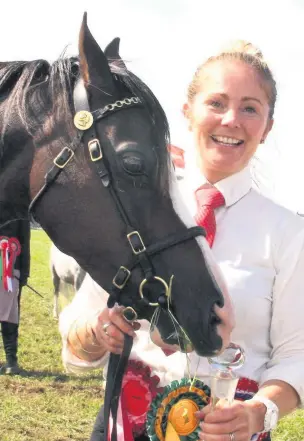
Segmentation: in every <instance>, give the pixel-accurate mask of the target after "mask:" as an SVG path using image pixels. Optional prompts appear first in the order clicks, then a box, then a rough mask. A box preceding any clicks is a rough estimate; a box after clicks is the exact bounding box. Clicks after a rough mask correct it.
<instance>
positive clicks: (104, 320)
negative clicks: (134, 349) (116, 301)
mask: <svg viewBox="0 0 304 441" xmlns="http://www.w3.org/2000/svg"><path fill="white" fill-rule="evenodd" d="M123 310H124V307H123V306H116V305H115V306H114V307H113V308H110V309H109V308H105V309H104V310H103V311H102V312H101V313H100V314H99V315H98V316H97V317H96V318H95V320H94V321H93V322H92V323H91V324H90V328H91V331H92V333H93V339H94V344H95V345H99V346H102V347H103V348H104V349H105V350H106V351H110V352H113V353H114V354H121V353H122V349H123V344H124V334H128V335H130V336H131V337H133V338H134V337H135V336H136V334H135V332H134V331H137V330H138V329H139V328H140V324H139V323H137V322H135V323H133V324H131V323H129V322H127V320H126V319H125V318H124V317H123V315H122V311H123Z"/></svg>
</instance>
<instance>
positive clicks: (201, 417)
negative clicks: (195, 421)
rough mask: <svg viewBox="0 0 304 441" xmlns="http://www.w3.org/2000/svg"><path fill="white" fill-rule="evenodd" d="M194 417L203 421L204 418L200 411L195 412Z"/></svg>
mask: <svg viewBox="0 0 304 441" xmlns="http://www.w3.org/2000/svg"><path fill="white" fill-rule="evenodd" d="M194 415H195V416H196V418H199V419H201V420H202V419H203V418H204V416H205V415H204V414H203V412H202V411H201V410H198V411H197V412H194Z"/></svg>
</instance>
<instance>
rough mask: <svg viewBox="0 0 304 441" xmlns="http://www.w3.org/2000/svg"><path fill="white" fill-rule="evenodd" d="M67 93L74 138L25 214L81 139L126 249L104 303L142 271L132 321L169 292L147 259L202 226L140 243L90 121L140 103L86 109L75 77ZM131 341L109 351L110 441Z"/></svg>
mask: <svg viewBox="0 0 304 441" xmlns="http://www.w3.org/2000/svg"><path fill="white" fill-rule="evenodd" d="M73 97H74V107H75V112H76V113H75V117H74V122H75V125H76V127H77V128H78V132H77V136H76V139H75V141H74V142H73V143H72V144H71V145H70V146H68V147H64V148H63V149H62V150H61V152H60V153H59V154H58V155H57V156H56V158H55V159H54V160H53V166H52V167H51V169H50V170H49V171H48V172H47V173H46V175H45V180H44V184H43V186H42V187H41V189H40V190H39V192H38V193H37V195H36V196H35V197H34V198H33V200H32V202H31V204H30V206H29V213H30V214H31V215H32V214H33V209H34V207H35V206H36V204H37V202H38V201H39V200H40V199H41V198H42V197H43V195H44V194H45V193H46V192H47V190H48V189H49V187H50V186H51V185H52V183H53V182H55V180H56V179H57V178H58V176H59V175H60V173H61V172H62V171H63V170H64V168H65V166H66V165H67V164H68V163H69V161H70V160H71V159H72V158H73V156H74V152H75V150H76V148H77V147H78V146H79V145H80V144H81V143H83V144H86V145H87V147H88V150H89V156H90V159H91V161H92V162H93V163H94V164H95V167H96V171H97V174H98V176H99V177H100V180H101V182H102V185H103V186H104V187H105V188H107V189H108V190H109V192H110V194H111V196H112V199H113V201H114V203H115V205H116V207H117V211H118V212H119V214H120V216H121V218H122V220H123V221H124V223H125V226H126V240H127V242H128V243H129V245H130V249H131V252H132V254H131V258H130V262H129V263H128V264H126V265H121V266H120V268H119V269H118V271H117V273H116V275H115V276H114V278H113V281H112V289H111V291H110V293H109V299H108V307H109V308H111V307H113V306H114V305H115V303H121V301H120V298H121V293H122V290H123V289H124V287H125V285H126V283H127V281H128V280H129V278H130V276H131V273H132V270H133V269H134V268H136V267H138V266H140V267H141V269H142V271H143V273H144V279H143V280H142V282H141V284H140V286H139V297H138V299H135V300H134V303H133V305H132V307H131V306H128V307H126V308H125V310H124V311H123V315H124V317H125V318H126V320H128V321H130V322H133V321H134V320H136V319H137V318H138V316H139V311H140V310H141V309H142V308H143V307H147V306H152V307H156V306H159V305H160V306H162V307H164V305H166V304H167V300H166V296H167V295H168V291H169V287H168V284H167V283H166V282H165V281H164V280H163V279H162V278H161V277H158V276H157V275H156V274H155V270H154V267H153V263H152V262H151V257H152V256H154V255H155V254H158V253H160V252H162V251H163V250H166V249H168V248H170V247H172V246H175V245H177V244H179V243H182V242H185V241H187V240H190V239H193V238H195V237H197V236H200V235H204V234H205V232H204V229H203V228H201V227H191V228H186V227H185V230H184V231H183V232H179V233H175V234H172V235H169V236H167V237H166V238H164V239H163V240H161V241H158V242H157V243H154V244H151V245H149V246H146V245H145V243H144V241H143V239H142V237H141V235H140V233H139V231H137V230H136V229H134V228H133V227H132V225H131V222H130V220H129V217H128V215H127V212H126V210H125V209H124V207H123V204H122V202H121V200H120V198H119V196H118V194H117V192H116V191H115V188H114V187H113V185H112V181H111V173H110V170H109V168H108V166H107V164H106V163H105V160H104V153H103V151H102V148H101V144H100V141H99V138H98V135H97V133H96V129H95V125H96V124H97V123H98V121H100V120H101V119H103V118H105V117H108V116H110V115H111V114H113V113H114V112H117V111H119V110H120V109H123V108H126V107H131V106H142V103H141V102H140V100H139V98H138V97H130V98H125V99H124V100H119V101H116V102H115V103H113V104H108V105H106V106H105V107H103V108H101V109H98V110H95V111H93V112H91V111H90V106H89V102H88V97H87V91H86V89H85V87H84V84H83V81H82V79H79V80H78V81H77V82H76V85H75V88H74V94H73ZM151 281H153V282H158V283H159V284H160V295H159V298H158V301H157V302H154V303H152V302H150V301H149V300H148V299H147V298H146V297H145V296H144V291H143V289H144V285H145V284H146V283H149V282H151ZM164 290H165V292H164ZM132 343H133V339H132V338H131V337H130V336H128V335H125V344H124V349H123V353H122V355H121V356H119V355H115V354H111V355H110V361H109V366H108V375H107V386H106V392H105V401H104V408H105V415H104V417H105V435H104V436H105V440H107V439H108V422H109V418H110V413H111V414H112V418H113V430H112V435H111V441H116V440H117V433H116V419H117V409H118V400H119V396H120V390H121V384H122V379H123V374H124V371H125V368H126V365H127V361H128V358H129V355H130V352H131V349H132Z"/></svg>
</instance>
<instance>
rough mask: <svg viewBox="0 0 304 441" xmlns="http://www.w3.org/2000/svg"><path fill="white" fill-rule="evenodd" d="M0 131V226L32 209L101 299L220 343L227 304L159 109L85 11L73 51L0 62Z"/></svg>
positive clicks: (178, 340)
mask: <svg viewBox="0 0 304 441" xmlns="http://www.w3.org/2000/svg"><path fill="white" fill-rule="evenodd" d="M0 128H1V138H0V170H1V173H0V226H1V227H2V228H4V226H5V225H6V224H7V223H8V222H13V221H14V219H26V220H27V221H28V218H29V214H30V215H31V216H33V218H34V219H35V220H36V221H37V222H38V223H39V224H40V225H41V227H42V228H43V229H44V230H45V231H46V233H47V234H48V236H49V237H50V239H51V240H52V242H54V244H55V245H56V246H57V247H58V248H59V249H60V250H61V251H62V252H63V253H65V254H68V255H70V256H72V257H73V258H74V259H75V260H76V261H77V262H78V263H79V265H80V266H81V267H82V268H83V269H84V271H85V272H87V273H89V274H90V276H91V277H92V278H93V279H94V280H95V281H96V282H97V283H98V284H100V285H101V286H102V287H103V288H104V289H105V290H106V291H107V292H108V293H109V300H108V306H109V307H113V305H114V304H115V303H119V304H121V305H123V306H125V310H126V315H125V317H126V318H128V319H131V320H133V319H135V318H145V319H147V320H150V321H151V320H152V318H154V319H155V312H156V311H157V322H156V324H155V332H158V337H159V338H160V339H161V341H162V342H165V343H168V344H171V345H178V346H179V347H183V342H186V343H185V347H186V346H187V343H188V342H191V349H194V350H195V351H196V352H197V353H198V354H199V355H201V356H212V355H214V354H217V353H218V352H220V351H221V350H223V349H224V347H225V346H227V344H228V342H229V340H230V333H231V331H232V328H233V314H232V306H231V301H230V299H229V295H228V293H227V290H226V287H225V283H224V280H223V277H222V276H221V275H220V273H219V271H218V267H217V265H216V264H215V261H214V258H213V255H212V253H211V251H210V249H209V248H208V246H207V243H206V240H205V238H204V237H203V234H204V231H203V229H202V228H200V227H198V226H196V225H195V222H194V220H193V218H192V217H191V216H190V215H189V213H188V211H187V209H186V208H185V206H184V205H183V203H182V200H181V196H180V194H179V193H178V190H177V182H176V179H175V177H174V173H173V167H172V163H171V161H170V159H169V158H170V156H169V153H168V149H167V146H168V144H169V141H170V139H169V127H168V121H167V118H166V115H165V113H164V111H163V109H162V107H161V105H160V103H159V101H158V100H157V98H156V97H155V96H154V94H153V93H152V91H151V90H150V89H149V87H148V86H147V85H146V84H145V83H144V82H143V81H142V80H140V79H139V78H138V77H137V76H136V75H135V74H133V73H132V72H131V71H130V70H128V68H127V67H126V65H125V63H124V61H123V60H122V58H121V57H120V54H119V39H118V38H116V39H114V40H113V41H112V42H111V43H110V44H109V45H108V46H107V47H106V49H105V50H104V51H102V49H101V48H100V47H99V45H98V43H97V42H96V40H95V39H94V37H93V35H92V34H91V32H90V30H89V27H88V24H87V15H86V14H85V15H84V17H83V21H82V25H81V29H80V33H79V56H78V57H69V58H68V57H62V58H60V59H59V60H56V61H54V62H53V63H49V62H48V61H46V60H43V59H39V60H33V61H15V62H1V63H0ZM177 325H178V326H177ZM179 329H180V330H182V331H181V332H179ZM156 337H157V336H156ZM156 337H155V338H156ZM187 348H188V346H187Z"/></svg>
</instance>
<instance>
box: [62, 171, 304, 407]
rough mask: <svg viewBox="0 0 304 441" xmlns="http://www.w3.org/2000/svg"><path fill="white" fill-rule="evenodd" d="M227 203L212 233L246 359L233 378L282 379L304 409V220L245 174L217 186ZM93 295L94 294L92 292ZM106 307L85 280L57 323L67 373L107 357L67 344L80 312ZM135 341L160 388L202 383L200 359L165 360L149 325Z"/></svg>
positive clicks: (135, 354) (191, 203)
mask: <svg viewBox="0 0 304 441" xmlns="http://www.w3.org/2000/svg"><path fill="white" fill-rule="evenodd" d="M190 176H191V179H189V177H187V173H185V179H184V180H183V181H182V182H181V184H180V185H181V190H182V193H183V195H184V199H185V202H186V203H187V205H188V208H189V209H190V211H191V212H192V214H194V213H195V210H196V202H195V198H194V190H195V189H196V188H198V187H199V186H201V185H202V184H203V178H202V176H201V175H198V174H197V173H193V172H192V173H190ZM216 187H217V188H218V189H219V190H220V191H221V192H222V194H223V196H224V198H225V201H226V205H225V206H224V207H220V208H218V209H217V210H216V222H217V233H216V237H215V240H214V244H213V253H214V255H215V258H216V261H217V263H218V265H219V267H220V268H221V270H222V273H223V275H224V278H225V280H226V283H227V286H228V290H229V293H230V296H231V298H232V301H233V304H234V308H235V318H236V327H235V329H234V331H233V334H232V341H233V342H234V343H237V344H240V345H241V346H242V347H243V348H244V350H245V353H246V363H245V365H244V366H243V367H242V368H241V369H240V370H239V371H238V374H239V375H240V376H245V377H248V378H250V379H253V380H256V381H257V382H259V383H260V384H262V383H264V382H265V381H267V380H282V381H285V382H287V383H289V384H290V385H291V386H293V387H294V388H295V390H296V391H297V392H298V393H299V395H300V397H301V400H302V403H304V318H303V316H304V292H303V291H304V222H303V219H302V218H300V217H299V216H297V215H295V214H293V213H291V212H290V211H289V210H287V209H285V208H283V207H281V206H279V205H277V204H275V203H274V202H273V201H271V200H270V199H268V198H266V197H265V196H263V195H261V194H259V193H258V191H257V190H255V189H254V188H253V187H252V180H251V176H250V172H249V169H248V168H246V169H244V170H243V171H241V172H240V173H237V174H235V175H232V176H230V177H228V178H226V179H224V180H222V181H220V182H218V183H217V184H216ZM94 290H95V292H94ZM105 304H106V297H105V295H104V292H103V290H102V289H101V288H100V287H98V285H97V284H96V283H95V282H93V281H92V280H91V279H90V278H89V277H87V278H86V280H85V282H84V283H83V285H82V287H81V288H80V291H79V292H78V293H77V295H76V296H75V298H74V300H73V302H72V304H71V305H70V306H68V307H67V308H66V309H65V310H64V311H63V313H62V314H61V317H60V331H61V334H62V337H63V361H64V364H65V365H66V367H67V369H69V370H71V371H73V370H74V371H79V370H80V371H81V370H86V369H88V368H90V367H91V368H92V367H98V366H100V367H101V366H106V364H107V357H104V358H103V359H102V360H98V361H97V362H94V363H88V362H85V361H82V360H79V359H77V357H75V356H73V354H71V353H70V352H69V351H68V348H67V345H66V340H67V335H68V331H69V329H70V326H71V325H72V323H73V321H74V320H76V319H77V318H78V316H80V315H82V314H83V313H84V312H86V314H88V313H89V312H90V311H91V313H94V312H95V313H96V309H102V308H103V307H104V306H105ZM142 325H143V327H142V330H141V331H140V332H139V333H138V337H137V339H135V341H134V345H133V349H132V354H131V357H132V358H134V359H140V360H143V361H145V362H147V363H148V364H149V365H150V367H151V368H152V374H157V375H158V376H159V377H160V378H161V383H160V384H161V385H164V384H168V382H169V381H171V380H173V379H179V378H181V376H183V375H189V374H190V375H191V376H193V375H196V376H197V377H198V378H201V379H202V380H203V381H205V382H206V383H207V384H208V383H209V381H208V375H209V367H208V363H207V361H206V359H204V358H199V357H198V356H197V355H196V354H195V353H191V354H190V355H189V359H190V363H187V360H186V357H185V355H184V354H181V353H175V354H173V355H171V356H169V357H166V356H165V355H164V354H163V352H162V351H161V350H160V349H159V348H157V347H156V346H155V345H153V343H151V341H150V339H149V336H148V323H147V322H145V321H142Z"/></svg>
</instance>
